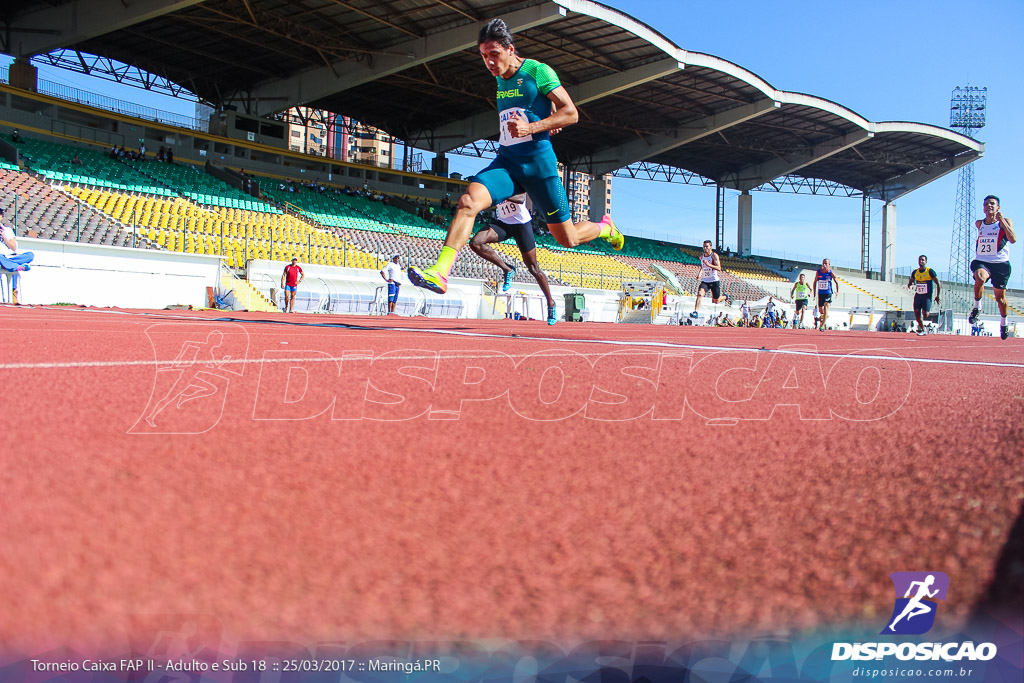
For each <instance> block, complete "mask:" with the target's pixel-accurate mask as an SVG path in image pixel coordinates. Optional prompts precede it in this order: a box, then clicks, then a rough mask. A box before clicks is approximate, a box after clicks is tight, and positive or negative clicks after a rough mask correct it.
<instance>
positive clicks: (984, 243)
mask: <svg viewBox="0 0 1024 683" xmlns="http://www.w3.org/2000/svg"><path fill="white" fill-rule="evenodd" d="M978 253H979V254H994V253H996V238H995V237H982V238H980V239H979V240H978Z"/></svg>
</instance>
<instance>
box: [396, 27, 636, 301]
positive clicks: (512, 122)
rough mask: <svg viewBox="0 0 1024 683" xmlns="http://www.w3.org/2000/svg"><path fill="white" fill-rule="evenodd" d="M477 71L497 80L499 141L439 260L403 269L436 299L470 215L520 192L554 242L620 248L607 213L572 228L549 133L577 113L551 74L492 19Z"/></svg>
mask: <svg viewBox="0 0 1024 683" xmlns="http://www.w3.org/2000/svg"><path fill="white" fill-rule="evenodd" d="M477 42H478V44H479V48H480V57H481V58H482V59H483V61H484V66H485V67H487V70H488V71H490V72H491V75H493V76H494V77H495V78H496V79H497V85H498V121H499V126H500V137H499V140H498V144H499V149H498V156H497V157H496V158H495V159H494V161H492V162H491V163H490V165H488V166H487V168H485V169H484V170H482V171H480V173H478V174H476V175H475V176H473V178H472V179H471V180H472V182H470V184H469V187H468V188H467V190H466V193H465V194H464V195H462V197H460V198H459V205H458V210H457V211H456V212H455V217H454V218H453V219H452V223H451V226H449V228H448V236H447V238H445V241H444V247H442V249H441V255H440V256H438V258H437V263H435V264H434V265H433V266H431V267H430V268H426V269H423V270H421V269H419V268H409V271H408V275H409V281H410V282H411V283H413V284H414V285H416V286H417V287H423V288H425V289H429V290H430V291H432V292H436V293H438V294H444V293H445V292H447V291H448V274H449V273H450V272H451V269H452V265H454V263H455V259H456V258H457V257H458V254H459V249H461V248H462V247H463V246H465V244H466V242H467V241H468V240H469V236H470V234H471V233H472V231H473V222H474V220H475V219H476V215H477V214H478V213H480V212H481V211H483V210H484V209H486V208H488V207H490V206H494V205H495V204H498V203H501V202H503V201H505V200H506V199H508V198H509V197H511V196H513V195H516V194H519V193H521V192H524V191H525V192H527V193H528V194H529V195H530V198H531V199H533V203H534V206H535V207H536V208H538V209H539V210H540V211H541V212H543V215H544V220H545V221H547V224H548V228H549V229H550V230H551V234H552V235H553V236H554V238H555V239H556V240H558V243H559V244H561V245H562V246H565V247H575V246H577V245H579V244H583V243H585V242H590V241H592V240H595V239H597V238H599V237H600V238H602V239H604V240H607V241H608V242H609V243H610V244H611V245H612V248H613V249H615V250H621V249H622V246H623V244H624V242H625V238H624V237H623V235H622V233H621V232H619V230H618V229H617V228H616V227H615V223H613V222H612V219H611V216H605V217H604V218H602V219H601V222H600V223H594V222H591V221H582V222H580V223H575V224H574V223H573V222H572V220H571V216H570V213H569V202H568V199H567V198H566V195H565V187H564V186H563V185H562V180H561V178H560V177H559V175H558V162H557V160H556V159H555V153H554V150H553V148H552V147H551V134H552V133H557V132H558V131H559V130H561V129H562V128H564V127H566V126H571V125H572V124H574V123H576V121H578V120H579V113H578V112H577V111H576V105H575V104H573V101H572V98H570V97H569V93H568V92H566V90H565V88H564V87H563V86H562V84H561V82H560V81H559V80H558V76H557V75H556V74H555V72H554V70H553V69H552V68H551V67H550V66H548V65H546V64H541V63H540V62H538V61H535V60H533V59H524V58H523V57H521V56H519V52H518V50H517V49H516V46H515V43H514V42H513V38H512V33H511V32H510V31H509V29H508V26H507V25H506V24H505V22H504V21H502V20H501V19H492V20H491V21H489V22H488V23H487V24H486V25H485V26H484V27H483V28H482V29H481V30H480V35H479V39H478V41H477Z"/></svg>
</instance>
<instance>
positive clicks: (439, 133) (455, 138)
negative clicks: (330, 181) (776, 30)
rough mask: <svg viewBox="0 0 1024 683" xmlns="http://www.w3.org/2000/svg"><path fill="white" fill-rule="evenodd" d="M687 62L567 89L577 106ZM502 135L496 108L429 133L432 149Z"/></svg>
mask: <svg viewBox="0 0 1024 683" xmlns="http://www.w3.org/2000/svg"><path fill="white" fill-rule="evenodd" d="M682 68H683V65H682V64H681V63H680V62H679V61H677V60H676V59H674V58H669V59H660V60H658V61H656V62H650V63H648V64H644V65H643V66H638V67H636V68H635V69H629V70H627V71H620V72H618V73H614V74H611V75H609V76H602V77H600V78H595V79H593V80H590V81H586V82H585V83H580V84H579V85H567V86H566V87H565V89H566V90H567V91H568V92H569V96H570V97H572V101H573V103H574V104H576V106H583V105H585V104H587V103H588V102H593V101H594V100H599V99H601V98H602V97H608V96H609V95H614V94H616V93H619V92H622V91H623V90H627V89H629V88H633V87H635V86H638V85H642V84H644V83H647V82H649V81H654V80H657V79H659V78H661V77H662V76H667V75H669V74H672V73H675V72H676V71H678V70H679V69H682ZM497 134H498V115H497V114H496V113H495V112H493V111H485V112H483V113H481V114H476V115H474V116H470V117H469V118H465V119H462V120H461V121H455V122H453V123H449V124H445V125H444V126H441V127H440V128H438V129H436V130H434V131H433V135H431V136H428V137H430V138H431V139H432V140H433V141H434V142H433V145H432V147H431V148H430V149H431V151H434V152H447V151H449V150H452V149H455V148H456V147H462V146H463V145H468V144H470V143H471V142H476V141H477V140H483V139H484V138H489V137H493V136H495V135H497Z"/></svg>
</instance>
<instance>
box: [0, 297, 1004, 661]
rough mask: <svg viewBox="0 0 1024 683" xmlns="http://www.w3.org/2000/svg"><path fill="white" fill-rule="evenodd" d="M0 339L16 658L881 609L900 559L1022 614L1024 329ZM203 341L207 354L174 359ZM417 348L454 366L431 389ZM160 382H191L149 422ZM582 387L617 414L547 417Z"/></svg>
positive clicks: (378, 326) (307, 328)
mask: <svg viewBox="0 0 1024 683" xmlns="http://www.w3.org/2000/svg"><path fill="white" fill-rule="evenodd" d="M325 323H335V324H337V325H339V326H325ZM399 328H400V329H399ZM0 330H2V335H3V337H2V339H3V340H2V342H0V379H2V382H3V386H4V395H5V398H4V401H3V406H4V411H3V412H4V415H3V426H4V428H3V441H4V446H3V448H2V457H0V463H2V467H0V538H2V539H3V543H2V544H0V596H4V598H3V600H4V603H5V604H4V612H5V614H4V616H3V618H0V645H2V646H4V647H5V648H6V649H8V650H11V649H13V650H16V651H19V650H20V651H23V652H28V653H33V652H39V651H42V650H43V649H46V648H50V647H55V646H61V645H63V646H70V647H77V648H98V649H107V648H113V647H116V646H119V645H121V644H122V643H123V642H124V640H125V638H128V639H131V638H132V637H133V635H132V629H133V628H135V627H136V626H137V625H138V624H139V623H141V622H140V619H144V618H146V617H145V615H161V614H163V615H168V614H183V615H200V616H196V617H194V619H195V621H196V623H200V624H203V623H207V622H213V623H216V624H218V628H220V629H222V633H223V634H225V636H228V635H230V637H231V638H234V639H235V640H236V641H241V640H290V641H298V642H312V641H316V640H323V639H329V640H343V639H358V638H371V639H372V638H427V637H437V638H452V637H460V638H487V637H506V638H543V639H559V638H574V639H580V638H585V639H589V638H604V637H623V638H677V637H690V636H696V635H713V634H720V635H726V634H737V633H755V634H756V633H764V632H773V633H779V632H785V631H791V630H794V629H802V628H813V627H818V626H828V625H833V624H844V623H866V624H868V625H869V626H872V625H876V626H877V627H878V628H880V627H881V625H882V623H881V622H882V620H884V619H885V618H886V617H887V616H888V614H889V611H890V610H891V609H892V585H891V583H890V582H889V580H888V576H889V574H890V573H891V572H893V571H899V570H937V571H944V572H946V573H947V574H949V577H950V586H951V590H950V594H949V599H948V600H947V602H946V604H945V605H944V608H943V610H942V611H941V612H940V614H939V622H938V623H939V625H941V626H943V627H945V628H947V629H952V628H956V627H957V624H960V623H962V622H964V621H965V620H966V619H967V618H968V617H969V616H970V615H971V614H972V612H975V611H977V610H979V609H988V608H990V607H991V606H992V605H994V604H998V605H1002V606H1010V607H1011V608H1014V609H1017V610H1020V609H1021V608H1022V607H1024V599H1022V595H1021V593H1022V589H1021V585H1022V579H1024V567H1022V559H1021V557H1022V556H1024V551H1022V523H1021V510H1022V504H1024V473H1022V465H1021V463H1022V452H1021V443H1024V419H1022V418H1024V342H1022V340H1018V339H1010V340H1007V341H1005V342H1004V341H1001V340H999V339H998V338H970V337H967V338H965V337H950V336H941V335H933V336H928V337H924V338H918V337H916V336H912V335H898V334H884V333H876V334H868V333H853V332H849V333H841V332H833V333H824V334H822V333H817V332H814V331H775V330H733V329H727V330H717V329H703V328H666V327H657V328H656V327H651V326H625V325H618V326H613V325H607V324H564V323H562V324H559V325H557V326H555V327H553V328H549V327H548V326H547V325H544V324H543V323H539V322H519V323H512V322H510V321H438V320H425V319H401V318H396V319H382V318H352V317H338V318H330V319H328V318H325V317H322V316H302V315H294V316H284V315H276V316H273V315H271V316H267V315H259V314H246V313H237V314H230V320H228V319H224V316H223V314H221V313H213V312H204V313H191V312H182V313H177V312H169V311H168V312H163V311H158V312H153V311H150V312H146V311H113V310H95V309H90V310H82V309H59V308H20V309H13V308H10V307H2V308H0ZM215 330H216V331H218V332H220V333H221V336H220V338H219V340H218V341H219V342H220V346H219V347H217V348H216V350H214V351H209V353H210V354H212V356H211V358H213V359H215V360H218V361H220V360H223V358H224V356H225V355H230V356H231V358H230V359H229V362H227V363H222V364H221V365H219V366H216V367H214V366H212V365H211V366H210V367H209V368H206V369H207V372H206V374H205V375H204V374H203V373H200V372H198V370H196V371H195V372H193V370H194V369H196V368H199V369H202V368H204V367H205V366H204V365H203V363H202V362H201V361H196V362H193V363H191V364H189V363H188V362H185V361H183V360H182V359H183V358H184V359H185V360H186V361H187V360H188V359H189V358H196V356H194V355H192V356H190V355H189V353H193V352H194V350H195V348H196V346H197V345H199V346H202V345H203V344H208V343H209V342H210V340H211V339H214V338H215V337H216V335H214V336H212V337H211V334H210V333H211V332H213V331H215ZM441 332H448V333H453V332H454V333H458V334H445V333H441ZM465 335H470V336H465ZM474 335H483V336H474ZM513 335H516V336H513ZM190 343H191V345H192V346H191V347H189V344H190ZM796 345H800V348H795V346H796ZM185 348H191V349H192V351H188V352H186V353H184V354H183V355H181V354H182V349H185ZM761 349H764V350H763V351H762V350H761ZM359 351H365V352H367V353H369V354H370V355H371V356H372V357H378V356H380V355H381V354H385V353H388V352H390V353H391V354H392V356H391V357H390V358H391V360H388V361H381V362H378V363H374V364H373V365H372V366H370V365H368V363H369V361H360V360H358V359H357V358H355V356H352V354H353V353H354V352H359ZM726 351H729V353H726ZM780 351H781V353H780ZM436 352H440V353H445V354H447V357H448V358H449V361H451V357H452V356H453V355H454V356H458V357H459V358H460V359H462V360H456V361H451V363H453V365H451V366H450V367H455V368H456V370H458V369H459V368H463V370H462V371H460V372H461V373H462V374H459V373H455V374H451V373H450V374H449V375H448V377H447V379H448V383H447V384H445V385H444V386H441V387H440V388H438V389H436V390H432V388H431V383H432V382H434V381H435V380H434V379H433V377H434V375H433V372H434V371H433V370H432V369H431V368H432V367H433V363H434V360H433V359H434V354H435V353H436ZM537 352H543V353H542V354H541V355H540V356H538V355H534V354H537ZM610 352H616V355H615V356H612V357H605V355H606V354H608V353H610ZM346 353H349V354H350V357H349V358H348V359H347V360H344V361H342V362H341V364H340V367H341V368H342V370H341V371H340V374H339V370H338V368H339V363H338V359H340V358H345V354H346ZM495 353H499V354H505V356H507V359H506V358H505V357H502V356H499V357H498V358H495V357H494V354H495ZM851 354H853V355H852V356H851ZM602 357H604V358H603V359H602ZM199 358H202V356H199ZM623 358H625V359H628V361H629V363H626V364H627V365H628V364H631V363H632V364H635V365H641V366H642V365H645V364H646V365H647V366H648V367H653V368H654V369H653V370H646V371H645V370H642V369H641V370H636V371H635V372H636V373H637V374H639V375H640V376H641V378H640V379H637V378H630V377H628V376H626V375H622V374H621V373H620V370H619V369H620V368H621V365H622V364H623V363H622V359H623ZM175 359H178V361H177V363H178V364H177V365H176V366H175V365H174V362H175ZM652 359H653V361H652ZM459 363H462V365H461V366H460V365H459ZM517 363H518V365H516V364H517ZM616 363H617V364H616ZM652 363H653V365H652ZM659 363H660V364H661V365H659ZM552 364H556V365H558V366H559V367H560V368H561V376H562V377H564V378H565V386H566V387H567V388H566V389H565V390H564V391H563V393H562V395H561V396H562V398H560V399H559V400H557V401H556V400H555V399H556V398H557V396H558V394H557V387H556V389H555V390H552V389H551V387H553V386H556V385H559V384H560V382H558V381H557V380H558V379H559V372H558V371H548V373H549V374H545V368H546V367H548V366H550V365H552ZM469 366H472V367H477V366H479V367H483V368H484V370H483V371H476V370H472V369H471V370H470V371H469V374H468V375H467V374H466V373H465V372H464V370H465V367H469ZM403 367H404V368H406V370H404V371H403V370H400V368H403ZM410 367H412V368H413V369H411V370H410V369H408V368H410ZM417 367H418V368H419V369H416V368H417ZM659 367H660V370H658V368H659ZM836 367H838V368H840V370H838V371H836V372H835V373H831V371H832V370H833V369H834V368H836ZM289 368H292V369H291V370H289ZM295 368H301V369H295ZM814 368H820V374H819V376H818V378H817V380H816V379H815V377H814ZM809 369H810V370H809ZM303 370H305V372H303ZM350 370H351V372H350ZM727 371H731V372H727ZM187 372H192V373H193V374H189V375H185V374H184V373H187ZM482 372H486V373H487V374H486V377H485V380H484V381H483V382H482V383H481V384H480V385H473V387H472V388H470V389H466V388H463V389H459V388H457V381H462V379H453V378H454V377H455V376H456V375H458V377H459V378H464V377H468V378H469V379H467V380H466V381H475V379H479V378H480V377H481V376H483V375H482ZM659 372H660V373H661V374H658V373H659ZM688 372H689V374H687V373H688ZM403 373H405V374H403ZM474 373H476V374H475V375H474ZM645 373H647V374H645ZM650 373H653V374H650ZM723 373H724V374H723ZM830 373H831V374H830ZM410 375H411V376H410ZM783 375H785V376H783ZM183 376H184V377H186V379H185V380H184V383H183V384H181V385H180V386H179V389H181V388H184V389H186V390H187V391H186V394H189V392H191V393H198V397H197V398H194V399H193V400H191V401H186V402H184V403H183V404H181V405H180V406H179V405H178V404H177V403H176V402H175V401H173V400H172V401H169V402H167V405H166V406H165V407H163V408H162V409H161V410H160V411H158V412H155V413H154V412H153V411H154V406H156V405H157V403H158V402H159V399H161V398H162V397H164V396H168V395H173V394H174V392H173V391H172V390H171V387H173V386H175V381H179V380H180V378H181V377H183ZM415 376H420V377H425V378H426V379H416V378H415ZM538 376H542V377H544V378H545V379H544V381H545V384H544V385H542V387H546V389H544V388H542V390H541V391H542V393H541V395H540V396H539V397H538V396H537V395H536V394H537V390H536V386H537V381H538V380H537V377H538ZM367 377H369V378H370V382H371V383H373V385H374V387H378V385H380V387H378V388H384V389H385V391H386V390H387V388H391V389H392V390H396V389H397V391H392V392H391V393H392V394H398V395H402V396H404V397H405V399H406V401H405V403H402V404H397V405H391V406H386V405H384V406H382V402H387V401H393V400H396V398H395V396H393V395H389V394H387V393H383V394H382V393H377V392H376V391H375V390H374V389H371V390H370V393H369V394H366V393H365V391H366V390H365V384H364V383H363V382H365V379H366V378H367ZM644 377H647V378H648V379H647V380H645V379H643V378H644ZM176 378H177V379H176ZM188 378H193V379H194V380H195V381H192V380H189V379H188ZM203 378H205V382H204V379H203ZM325 378H326V379H325ZM286 379H287V380H289V382H291V383H290V384H288V385H287V389H285V388H284V387H285V385H284V384H283V382H284V380H286ZM688 380H692V381H693V384H692V385H689V384H687V383H686V382H687V381H688ZM548 382H550V383H548ZM659 382H660V383H661V384H660V385H664V386H666V387H668V388H667V389H665V390H664V393H662V394H658V396H659V398H658V400H657V401H654V402H653V403H652V399H651V398H650V397H651V396H653V395H655V393H656V392H655V387H656V384H658V383H659ZM794 382H795V383H794ZM858 383H859V385H858ZM593 384H597V385H600V386H602V387H603V388H609V387H610V388H611V389H612V390H614V388H615V387H618V388H620V389H621V390H622V392H623V393H622V395H624V396H627V397H628V398H629V401H631V402H630V403H627V404H626V405H627V406H628V409H627V408H625V407H622V406H620V407H618V408H615V407H609V406H608V405H607V404H608V403H610V402H613V400H612V399H610V398H608V396H609V395H605V396H606V399H607V400H606V401H605V405H603V406H594V408H595V412H594V413H593V417H599V418H602V419H591V418H588V417H586V416H585V415H584V414H583V412H577V413H576V414H574V415H572V416H570V417H567V418H566V419H562V420H556V421H546V418H550V417H557V414H558V411H560V410H563V409H564V410H571V409H572V406H573V405H574V403H573V401H574V400H575V399H574V398H573V396H576V394H573V391H577V392H578V391H585V393H587V394H589V393H590V387H591V386H592V385H593ZM204 387H205V388H204ZM303 387H305V388H303ZM353 387H355V388H353ZM505 387H510V390H509V393H508V394H505V395H504V396H501V397H498V398H495V399H494V400H489V401H476V402H465V403H462V404H461V406H460V404H459V403H458V402H457V401H453V398H454V397H456V396H458V395H463V396H465V397H468V396H469V394H468V393H463V394H459V392H460V391H463V392H470V391H477V392H481V393H500V392H503V391H504V388H505ZM531 387H533V389H532V390H533V395H532V397H531V393H530V392H531ZM709 387H710V389H709ZM794 387H797V388H796V389H794ZM360 391H362V392H364V393H360ZM545 391H546V392H547V393H546V394H545V393H543V392H545ZM552 391H554V393H552ZM203 393H208V394H209V395H206V396H204V395H203ZM513 394H514V395H515V397H514V398H513V397H512V395H513ZM795 395H799V396H800V397H801V398H800V401H801V402H802V403H803V407H802V408H801V410H802V411H805V412H802V413H801V412H797V409H796V408H794V407H786V406H782V407H779V408H777V409H776V410H775V411H774V413H773V412H772V411H771V405H772V404H773V403H772V402H773V401H775V402H778V401H777V399H778V397H789V398H791V397H793V396H795ZM364 396H365V398H364ZM683 396H686V397H687V401H688V402H689V405H690V407H689V408H687V409H686V411H685V412H684V411H683V409H682V397H683ZM645 397H646V398H645ZM808 397H809V398H808ZM562 399H564V401H563V400H562ZM897 399H898V400H897ZM583 400H584V401H585V400H586V396H584V397H583ZM374 401H379V402H374ZM513 402H514V403H515V406H514V407H513V406H512V403H513ZM546 404H550V405H546ZM431 406H433V408H437V407H439V406H440V407H441V408H444V409H445V410H447V412H445V413H437V414H436V415H434V417H448V418H453V417H457V418H458V419H431V418H430V417H429V416H428V415H429V414H428V413H426V412H425V411H426V410H427V409H433V408H431ZM567 406H568V407H567ZM645 407H646V408H647V411H646V412H645V413H644V414H642V415H639V416H634V418H635V419H621V418H622V417H630V415H629V414H628V413H629V412H630V411H635V412H637V413H641V412H643V411H644V408H645ZM823 407H824V409H825V412H824V417H825V418H828V419H817V420H807V419H804V420H801V419H799V416H800V415H805V414H813V415H814V416H817V417H822V412H821V409H822V408H823ZM586 410H588V411H589V410H590V406H588V407H587V409H586ZM403 411H406V412H403ZM417 411H419V412H417ZM457 411H461V412H457ZM694 411H696V412H694ZM830 411H832V412H830ZM872 411H874V412H872ZM573 412H575V411H573ZM148 413H149V414H152V415H151V417H152V418H153V422H154V424H152V425H150V424H148V423H146V422H145V420H143V419H142V418H144V417H145V416H146V415H147V414H148ZM360 413H362V414H363V416H364V417H365V418H378V419H331V418H332V415H333V417H335V418H345V417H348V418H352V417H358V416H359V414H360ZM835 413H838V414H843V415H846V416H853V417H857V418H858V419H859V421H850V420H846V419H841V418H838V417H835V415H834V414H835ZM655 415H656V416H657V418H655V417H654V416H655ZM382 417H383V418H385V419H386V420H389V421H384V420H382V419H380V418H382ZM398 417H406V418H408V419H404V420H401V421H394V420H396V419H397V418H398ZM256 418H259V419H256ZM270 418H276V419H270ZM705 418H715V419H713V420H712V421H711V422H709V421H708V419H705ZM752 418H758V419H752ZM769 418H770V419H769ZM188 432H202V433H188Z"/></svg>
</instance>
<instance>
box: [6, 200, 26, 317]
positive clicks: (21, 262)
mask: <svg viewBox="0 0 1024 683" xmlns="http://www.w3.org/2000/svg"><path fill="white" fill-rule="evenodd" d="M34 258H35V255H34V254H33V253H32V252H31V251H25V252H22V253H20V254H19V253H18V240H17V238H16V237H15V234H14V230H13V229H11V228H10V226H8V225H7V223H6V222H5V221H4V209H3V208H0V272H2V273H3V275H4V277H5V278H7V289H8V290H10V292H11V303H12V304H18V303H19V291H18V290H19V285H20V280H21V273H23V272H24V271H26V270H30V266H29V265H28V264H30V263H32V259H34Z"/></svg>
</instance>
